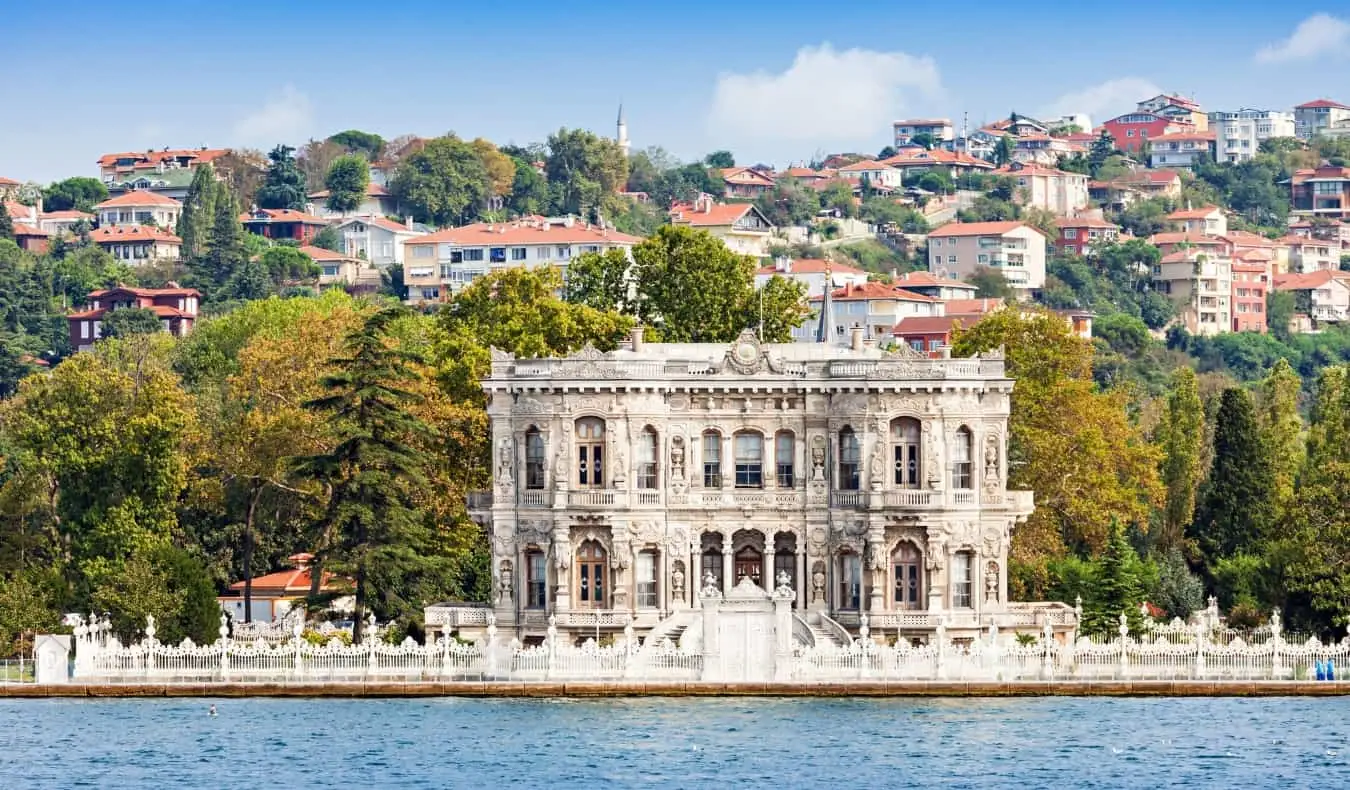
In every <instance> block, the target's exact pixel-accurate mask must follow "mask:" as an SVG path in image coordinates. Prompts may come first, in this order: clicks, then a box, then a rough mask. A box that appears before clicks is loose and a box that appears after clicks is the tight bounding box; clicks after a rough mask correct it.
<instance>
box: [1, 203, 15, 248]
mask: <svg viewBox="0 0 1350 790" xmlns="http://www.w3.org/2000/svg"><path fill="white" fill-rule="evenodd" d="M0 241H9V242H12V241H14V218H13V217H11V216H10V215H9V212H8V211H6V210H3V204H0Z"/></svg>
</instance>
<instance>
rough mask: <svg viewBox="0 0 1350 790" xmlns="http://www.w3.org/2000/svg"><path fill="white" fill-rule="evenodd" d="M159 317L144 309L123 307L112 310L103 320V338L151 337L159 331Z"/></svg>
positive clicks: (152, 311) (153, 312)
mask: <svg viewBox="0 0 1350 790" xmlns="http://www.w3.org/2000/svg"><path fill="white" fill-rule="evenodd" d="M160 329H162V327H161V326H160V323H159V316H157V315H155V311H154V310H150V309H148V308H145V307H124V308H122V309H120V310H113V311H112V312H111V313H108V314H107V315H106V316H104V318H103V336H104V337H130V336H132V335H152V334H154V333H156V332H158V331H160Z"/></svg>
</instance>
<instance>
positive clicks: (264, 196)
mask: <svg viewBox="0 0 1350 790" xmlns="http://www.w3.org/2000/svg"><path fill="white" fill-rule="evenodd" d="M267 161H268V165H267V172H266V174H265V175H264V176H263V182H262V186H260V187H258V194H257V195H255V196H254V200H255V201H256V202H257V204H258V207H259V208H270V209H292V210H294V211H303V210H304V208H305V174H304V173H302V172H301V171H300V167H299V166H298V165H297V164H296V162H295V149H294V148H291V147H290V146H289V145H278V146H277V147H276V148H273V149H272V150H271V151H270V152H268V154H267Z"/></svg>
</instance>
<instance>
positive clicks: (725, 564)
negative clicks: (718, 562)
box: [722, 535, 736, 594]
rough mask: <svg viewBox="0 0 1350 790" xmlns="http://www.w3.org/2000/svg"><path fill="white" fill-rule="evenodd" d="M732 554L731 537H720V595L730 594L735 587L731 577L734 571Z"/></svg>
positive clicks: (733, 579)
mask: <svg viewBox="0 0 1350 790" xmlns="http://www.w3.org/2000/svg"><path fill="white" fill-rule="evenodd" d="M733 559H734V554H733V552H732V550H731V537H730V536H727V535H724V536H723V537H722V593H723V594H726V593H729V592H731V588H732V587H734V586H735V585H736V579H735V578H734V577H733V574H735V572H736V570H735V567H734V566H733V565H732V560H733Z"/></svg>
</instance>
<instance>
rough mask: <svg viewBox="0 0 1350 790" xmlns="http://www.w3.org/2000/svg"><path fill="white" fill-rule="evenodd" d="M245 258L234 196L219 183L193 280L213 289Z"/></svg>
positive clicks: (241, 228) (226, 278)
mask: <svg viewBox="0 0 1350 790" xmlns="http://www.w3.org/2000/svg"><path fill="white" fill-rule="evenodd" d="M245 260H246V256H245V252H244V228H243V226H242V225H240V224H239V207H238V205H237V204H236V203H235V202H234V196H233V195H231V194H230V193H229V192H228V191H226V189H225V187H224V186H223V185H220V186H219V190H218V192H217V194H216V200H215V217H214V218H213V220H212V223H211V233H210V237H209V239H208V241H207V244H206V251H205V254H204V255H202V256H201V257H200V259H199V260H198V261H197V262H196V265H195V266H194V275H195V278H196V281H197V283H198V284H199V285H200V286H204V288H205V290H207V291H208V292H211V291H214V290H215V289H216V288H218V287H220V286H221V285H223V284H224V283H225V281H226V280H228V279H229V278H230V275H232V274H234V272H235V270H237V269H238V268H239V267H240V266H241V265H242V264H243V262H244V261H245Z"/></svg>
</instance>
